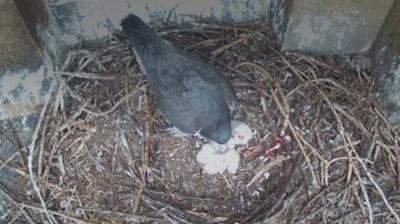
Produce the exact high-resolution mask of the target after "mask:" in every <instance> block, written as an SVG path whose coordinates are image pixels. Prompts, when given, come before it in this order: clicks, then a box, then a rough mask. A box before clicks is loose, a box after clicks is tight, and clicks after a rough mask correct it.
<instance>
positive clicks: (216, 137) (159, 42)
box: [120, 13, 235, 144]
mask: <svg viewBox="0 0 400 224" xmlns="http://www.w3.org/2000/svg"><path fill="white" fill-rule="evenodd" d="M120 25H121V27H122V31H123V33H125V35H126V36H127V39H128V40H129V41H128V42H129V45H130V47H131V48H132V50H133V53H134V55H135V58H136V61H137V62H138V64H139V67H140V69H141V70H142V72H143V73H144V74H145V77H146V79H147V82H148V84H149V87H150V92H151V93H152V95H153V98H154V101H155V103H156V105H157V107H158V108H159V110H160V112H161V113H162V114H163V116H164V117H165V118H166V120H167V121H168V122H169V123H170V124H171V125H172V126H173V127H175V128H177V129H178V130H180V131H181V132H183V133H187V134H193V135H200V137H203V138H205V139H207V140H211V141H214V142H216V143H218V144H224V143H226V142H227V141H228V140H229V139H230V137H231V132H232V130H231V106H232V105H233V102H234V100H235V92H234V90H233V87H232V85H231V83H230V82H229V81H228V79H226V78H225V77H224V76H223V75H222V73H221V72H219V71H218V70H217V68H216V67H215V66H214V65H212V64H210V63H208V62H206V61H203V60H202V59H201V58H200V57H197V56H195V55H192V54H189V53H188V52H185V51H183V50H181V49H179V48H177V47H175V46H173V44H172V43H170V42H168V41H167V40H165V39H163V38H162V37H161V36H160V35H158V34H157V32H155V31H154V30H152V29H151V28H150V27H149V26H148V25H147V24H146V23H145V22H144V21H143V20H142V19H141V18H139V17H138V16H136V15H134V14H132V13H130V14H128V15H127V16H126V17H124V18H123V19H122V20H121V24H120Z"/></svg>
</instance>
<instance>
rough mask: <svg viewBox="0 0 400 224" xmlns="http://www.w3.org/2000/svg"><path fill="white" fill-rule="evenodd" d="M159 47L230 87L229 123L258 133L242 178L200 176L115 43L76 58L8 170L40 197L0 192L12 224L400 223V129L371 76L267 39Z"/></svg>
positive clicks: (260, 34) (259, 32) (189, 150)
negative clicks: (194, 61) (233, 98)
mask: <svg viewBox="0 0 400 224" xmlns="http://www.w3.org/2000/svg"><path fill="white" fill-rule="evenodd" d="M160 34H161V35H163V36H164V37H165V38H167V39H168V40H170V41H171V42H173V43H174V44H175V45H177V46H179V47H181V48H184V49H186V50H188V51H190V52H192V53H194V54H198V55H201V56H202V57H203V58H204V59H206V60H209V61H210V63H214V64H216V65H217V66H218V68H219V69H220V70H221V71H223V72H224V74H225V75H226V76H227V77H228V78H229V79H230V80H231V82H232V83H233V85H234V86H235V90H236V92H237V103H236V107H235V109H234V111H233V116H234V118H235V119H238V120H242V121H244V122H246V123H248V124H249V125H250V126H251V127H252V129H254V130H256V131H257V132H256V135H255V136H254V139H253V140H252V142H251V143H250V144H249V145H248V146H247V148H245V149H243V150H242V152H243V156H242V157H243V159H242V161H241V168H240V171H239V172H238V173H237V174H236V175H231V174H224V175H213V176H210V175H207V174H203V173H202V172H201V169H200V167H199V166H198V164H197V163H196V162H195V161H194V158H195V153H196V151H197V150H198V145H199V144H201V142H199V140H196V139H193V138H190V137H189V138H181V137H175V136H173V135H172V134H171V133H170V132H169V131H168V125H167V124H166V123H165V121H164V120H163V118H162V116H161V115H160V114H159V113H158V111H157V108H156V107H155V106H154V104H153V103H152V99H151V94H149V90H148V89H147V85H146V81H145V78H144V76H143V75H142V74H141V73H140V71H139V68H138V66H137V64H136V62H135V61H134V60H133V59H132V58H133V55H132V52H131V50H130V49H129V47H128V45H127V41H126V39H124V37H123V36H122V35H120V34H118V33H116V34H115V35H113V36H112V37H109V38H105V39H104V40H102V42H101V43H97V44H87V45H85V50H81V49H82V48H83V47H80V48H79V50H72V51H71V52H70V54H69V55H68V56H67V57H66V61H65V64H64V65H63V66H62V67H61V68H60V69H59V71H56V72H55V73H54V80H53V82H52V88H53V90H54V91H53V93H54V94H51V95H49V97H48V100H47V102H46V104H45V106H44V107H43V109H42V112H41V114H40V119H39V123H38V126H37V129H36V131H35V133H34V136H33V141H32V144H31V145H30V146H29V148H28V150H27V152H28V156H24V155H23V153H22V154H15V155H13V157H12V159H14V158H17V157H18V155H20V156H19V157H20V160H21V162H20V164H21V165H15V166H14V165H10V164H7V163H8V162H7V161H8V160H7V161H6V162H4V163H2V164H1V166H0V169H2V168H3V167H4V166H11V167H12V168H13V169H14V170H15V172H19V173H20V175H22V176H24V177H25V179H26V180H27V181H28V183H29V184H28V190H29V191H30V192H32V194H31V195H20V194H19V195H16V194H15V193H14V191H13V189H6V188H5V187H2V188H1V191H0V192H1V193H2V194H3V195H4V196H5V197H6V198H7V199H8V200H9V201H10V209H9V213H8V216H6V219H8V221H16V220H19V221H23V222H27V223H36V222H43V223H44V222H47V223H234V222H239V223H256V222H259V223H322V222H324V223H351V222H353V223H365V222H368V223H400V218H399V214H398V213H399V209H400V197H399V196H398V195H399V194H398V193H397V192H399V187H400V181H399V173H400V166H399V162H400V154H399V145H398V141H399V136H398V130H395V129H394V128H393V127H391V126H390V125H389V124H388V122H387V121H386V120H385V117H384V114H383V112H382V111H381V109H380V108H381V104H380V102H379V100H378V98H377V95H376V89H375V79H374V77H373V76H372V75H370V74H369V73H368V72H366V71H364V70H362V69H357V67H351V66H349V65H345V63H344V61H343V60H341V59H339V58H333V57H326V58H317V57H311V56H306V55H302V54H298V53H280V52H279V51H277V50H276V49H275V48H274V46H273V42H272V41H271V40H270V39H269V37H268V28H267V27H249V26H244V25H242V26H241V25H238V26H230V25H218V24H192V25H190V26H189V25H187V26H180V27H173V26H171V25H170V26H168V27H162V28H161V29H160ZM150 92H151V91H150ZM12 159H10V160H12ZM26 161H27V163H26ZM24 164H25V165H24Z"/></svg>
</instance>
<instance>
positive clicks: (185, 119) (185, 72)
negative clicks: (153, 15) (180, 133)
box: [154, 54, 230, 132]
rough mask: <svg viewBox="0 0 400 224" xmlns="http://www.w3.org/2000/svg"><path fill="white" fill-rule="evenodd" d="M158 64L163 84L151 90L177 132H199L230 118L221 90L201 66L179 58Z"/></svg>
mask: <svg viewBox="0 0 400 224" xmlns="http://www.w3.org/2000/svg"><path fill="white" fill-rule="evenodd" d="M157 64H158V65H157V69H158V71H157V74H158V75H160V77H159V80H162V84H161V85H158V89H155V90H154V91H155V93H156V95H158V96H156V98H157V97H159V100H158V104H159V106H160V108H161V110H162V112H163V113H164V114H165V116H166V117H167V118H168V119H169V120H170V121H171V122H172V123H174V124H175V125H176V126H177V127H178V128H180V129H183V130H184V131H188V132H193V131H198V130H199V129H201V128H203V127H206V126H209V125H212V124H214V123H216V122H220V120H221V119H222V120H226V117H227V116H228V117H229V115H230V112H229V108H228V106H227V102H226V99H225V96H224V91H223V89H221V88H220V86H219V85H218V83H217V82H216V81H215V79H213V78H212V77H211V76H209V75H208V74H206V73H207V69H205V67H204V66H203V65H202V64H199V63H196V61H193V60H192V59H191V58H188V57H185V56H183V55H180V54H170V55H168V57H166V58H163V60H159V61H158V62H157ZM161 76H162V77H161ZM228 120H229V118H228Z"/></svg>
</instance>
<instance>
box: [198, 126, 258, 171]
mask: <svg viewBox="0 0 400 224" xmlns="http://www.w3.org/2000/svg"><path fill="white" fill-rule="evenodd" d="M231 126H232V136H231V138H230V139H229V140H228V142H226V143H225V144H221V145H220V144H217V143H215V142H211V143H210V144H205V145H203V147H202V148H201V150H200V152H199V153H198V154H197V156H196V159H197V161H198V162H199V163H200V164H201V165H202V166H203V169H204V171H205V172H206V173H208V174H216V173H223V172H224V171H225V170H227V171H228V172H230V173H236V172H237V170H238V168H239V164H240V155H239V153H238V152H237V151H236V150H235V147H236V146H238V145H246V144H247V143H248V142H249V140H250V139H251V138H252V136H253V132H252V131H251V129H250V127H249V126H247V125H246V124H244V123H243V122H240V121H234V120H232V121H231Z"/></svg>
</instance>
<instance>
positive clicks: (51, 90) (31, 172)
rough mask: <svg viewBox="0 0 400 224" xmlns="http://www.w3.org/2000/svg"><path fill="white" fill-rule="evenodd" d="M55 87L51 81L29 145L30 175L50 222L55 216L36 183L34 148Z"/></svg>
mask: <svg viewBox="0 0 400 224" xmlns="http://www.w3.org/2000/svg"><path fill="white" fill-rule="evenodd" d="M53 89H54V83H50V90H49V93H48V95H47V99H46V102H45V104H44V106H43V109H42V112H41V113H40V117H39V120H38V123H37V125H36V129H35V132H34V134H33V136H32V141H31V144H30V145H29V156H28V170H29V177H30V180H31V183H32V186H33V189H34V190H35V192H36V194H37V196H38V198H39V200H40V204H41V206H42V208H43V211H44V213H45V214H46V217H47V219H48V221H49V222H50V223H53V222H54V218H53V217H52V216H51V215H50V213H49V212H48V210H47V206H46V202H45V201H44V199H43V197H42V195H41V192H40V188H39V186H38V185H37V183H36V180H35V177H34V174H33V155H34V149H35V145H36V140H37V139H38V135H39V131H40V129H41V127H42V123H43V120H44V119H45V114H46V111H47V109H48V107H49V105H50V100H51V98H52V97H51V96H52V94H53Z"/></svg>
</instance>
